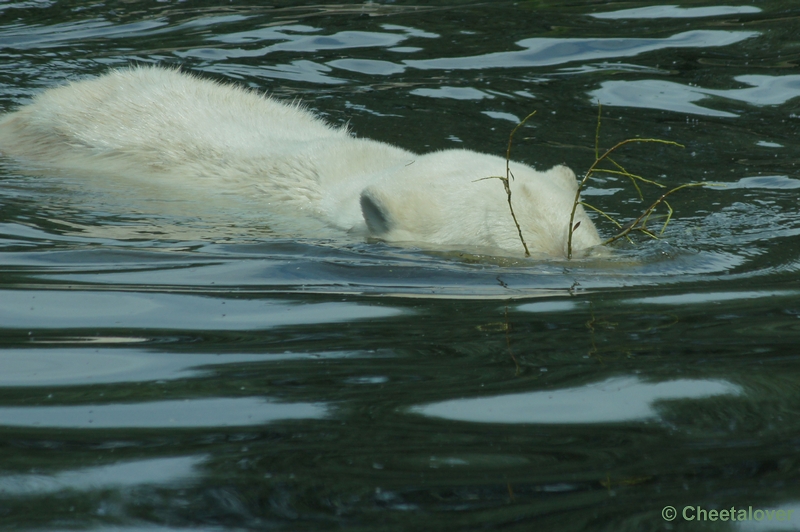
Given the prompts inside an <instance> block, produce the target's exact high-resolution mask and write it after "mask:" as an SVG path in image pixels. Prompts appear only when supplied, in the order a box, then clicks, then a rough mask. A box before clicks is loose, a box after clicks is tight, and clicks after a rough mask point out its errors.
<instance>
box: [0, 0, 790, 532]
mask: <svg viewBox="0 0 800 532" xmlns="http://www.w3.org/2000/svg"><path fill="white" fill-rule="evenodd" d="M710 4H711V3H706V4H703V3H698V2H685V3H683V4H680V5H679V4H668V5H666V4H665V5H661V4H653V3H647V2H638V1H630V2H623V3H614V4H602V3H597V2H588V1H576V2H570V3H563V2H539V1H531V2H516V3H512V2H492V3H491V4H474V5H471V4H464V3H452V2H442V1H438V2H428V3H426V4H424V5H414V4H411V3H408V2H385V3H379V2H369V3H350V4H335V5H334V4H331V5H316V4H307V5H305V4H302V3H297V2H280V1H279V2H273V4H272V5H271V6H263V7H260V6H255V5H246V4H240V3H237V2H229V3H225V4H224V5H222V4H219V3H217V2H206V1H197V2H153V3H141V2H139V3H112V4H108V3H105V4H103V3H86V2H79V1H68V2H14V1H11V2H7V3H4V4H0V48H1V49H2V50H1V52H2V57H3V60H2V61H1V62H0V110H2V111H7V110H11V109H14V108H16V107H17V106H19V105H21V104H24V103H26V102H28V101H30V99H31V98H32V96H33V95H35V94H37V93H39V92H40V91H42V90H44V89H45V88H47V87H50V86H53V85H57V84H59V83H64V82H66V81H69V80H77V79H84V78H89V77H92V76H96V75H99V74H102V73H103V72H106V71H107V70H108V69H109V68H118V67H125V66H127V65H130V64H156V63H157V64H162V65H172V66H178V65H180V66H181V68H184V69H186V70H189V71H192V72H195V73H197V74H199V75H203V76H207V77H210V78H213V79H217V80H220V81H228V82H231V81H233V82H236V83H240V84H243V85H246V86H250V87H253V88H257V89H259V90H264V91H268V92H269V93H271V94H273V95H275V96H276V97H279V98H283V99H287V100H294V99H300V100H302V101H303V102H304V103H305V104H306V105H307V106H308V107H309V108H310V109H312V110H313V111H314V112H316V113H318V114H320V115H321V116H324V117H325V118H326V119H327V120H329V121H330V122H331V123H334V124H345V123H349V124H350V127H351V128H352V130H353V131H354V133H355V134H357V135H358V136H360V137H368V138H373V139H376V140H381V141H384V142H390V143H393V144H397V145H399V146H401V147H403V148H406V149H409V150H412V151H416V152H426V151H431V150H438V149H447V148H467V149H472V150H477V151H482V152H487V153H493V154H498V155H502V154H504V153H505V148H506V144H507V142H508V135H509V133H510V130H511V129H512V128H513V127H514V125H515V124H516V123H517V122H518V121H519V120H520V119H522V118H523V117H525V116H527V115H528V114H529V113H530V112H532V111H533V110H536V111H537V115H536V116H535V117H534V118H533V119H532V120H531V121H529V122H528V124H527V125H526V127H525V128H524V129H522V130H521V131H520V132H519V133H518V135H517V138H516V142H515V145H514V148H513V152H512V156H513V158H515V159H518V160H521V161H523V162H526V163H528V164H531V165H533V166H535V167H537V168H540V169H545V168H548V167H550V166H552V165H554V164H560V163H567V164H568V165H569V166H571V167H572V168H573V169H574V170H575V171H576V173H579V174H580V173H582V172H585V171H586V169H587V168H588V167H589V166H590V165H591V163H592V161H593V160H594V157H595V153H594V144H595V133H596V125H597V122H596V120H597V111H598V103H600V104H602V121H601V129H600V147H601V148H608V147H610V146H612V145H613V144H615V143H616V142H619V141H620V140H622V139H625V138H632V137H641V138H661V139H667V140H672V141H675V142H679V143H681V144H683V145H684V146H685V147H684V148H677V147H674V146H667V145H655V144H649V145H639V146H636V147H631V148H630V149H628V150H626V151H625V152H624V153H621V154H620V155H619V156H618V157H617V159H616V160H617V162H619V163H620V164H621V165H623V166H625V167H626V168H628V169H629V170H631V171H634V172H635V173H637V174H640V175H642V176H646V177H648V178H650V179H656V180H658V181H660V182H662V183H663V184H665V185H666V186H668V187H674V186H677V185H680V184H683V183H688V182H699V181H703V182H707V183H709V184H713V186H706V187H699V188H692V189H686V190H684V191H681V192H680V193H676V194H675V195H674V196H673V197H671V201H670V204H671V206H672V207H673V209H674V213H673V215H672V219H671V221H670V223H669V224H668V225H667V227H666V230H665V231H664V233H663V235H661V238H660V239H658V240H650V239H647V238H643V237H636V238H634V242H632V243H629V242H624V241H623V242H620V243H618V244H615V245H614V246H613V248H612V251H611V253H610V255H609V256H608V257H600V258H595V259H591V260H589V259H586V260H573V261H554V260H549V261H548V260H541V259H522V258H519V259H514V258H498V257H488V256H484V255H481V254H476V253H474V252H472V251H470V250H441V251H430V250H427V251H425V250H419V249H413V248H402V247H393V246H390V245H387V244H383V243H380V242H364V241H361V240H359V239H355V238H352V237H347V236H344V237H343V236H341V235H336V234H334V233H330V232H326V231H324V230H323V228H320V229H319V232H318V233H317V234H318V235H319V236H318V237H317V238H294V237H292V236H291V235H289V234H287V232H286V231H285V229H286V228H284V227H279V226H275V225H274V224H273V222H274V220H268V219H267V218H265V217H264V216H263V212H262V210H261V208H260V205H259V202H258V198H235V197H233V198H231V197H223V196H219V197H217V198H216V200H215V202H213V203H209V202H208V201H203V200H202V197H201V195H200V194H199V193H198V195H197V196H193V195H192V194H188V193H187V194H184V195H183V197H182V199H181V200H180V201H178V200H176V198H172V197H170V196H169V195H167V194H164V193H163V191H161V192H159V191H160V189H158V188H157V185H154V186H155V187H156V188H154V189H152V190H148V191H146V192H147V193H137V191H135V190H132V189H131V187H130V186H129V184H128V185H126V184H124V183H123V184H120V183H116V182H115V181H114V180H113V179H110V178H109V179H97V178H89V177H85V179H84V178H83V176H67V175H63V176H52V175H51V176H48V177H41V176H39V177H37V176H35V175H34V174H33V173H32V172H31V171H30V170H29V169H26V168H25V167H24V166H22V165H20V164H19V163H18V162H15V161H12V160H8V159H0V268H2V273H1V274H0V448H1V449H2V452H0V525H2V527H3V528H4V529H5V528H7V529H16V530H108V531H110V530H122V531H134V530H136V531H138V530H147V531H151V530H158V531H161V530H164V531H166V530H169V531H183V530H214V531H216V530H237V531H238V530H264V529H267V530H272V529H275V530H342V529H344V530H412V529H423V530H485V529H489V530H495V529H503V530H609V531H612V530H613V531H618V530H663V529H670V530H700V529H714V530H797V529H800V514H797V515H795V516H793V518H792V519H790V520H789V521H782V522H780V523H778V522H767V521H766V520H765V518H764V519H762V520H761V521H757V520H756V519H755V518H753V519H752V520H750V521H737V522H732V521H715V522H711V521H707V522H697V521H687V520H686V519H684V517H683V515H682V513H681V512H682V510H683V509H684V508H686V507H693V508H696V507H697V506H700V507H702V508H704V509H706V510H721V509H730V508H732V507H736V508H748V507H753V509H763V510H769V511H772V510H778V509H782V510H784V511H785V512H788V511H789V510H791V509H797V508H798V507H800V489H799V488H798V486H797V482H796V478H797V472H798V463H797V459H796V458H795V456H796V454H797V446H798V439H797V434H798V433H800V422H799V421H798V420H799V419H800V417H798V411H799V409H800V386H798V384H797V383H798V382H800V380H799V379H800V360H798V352H797V345H799V344H800V342H798V341H799V340H800V322H798V317H800V297H798V293H800V283H798V280H799V277H798V268H799V267H800V245H799V244H798V235H799V234H800V216H798V209H797V190H798V188H800V175H799V174H798V167H797V164H798V162H800V159H798V156H797V154H798V148H799V147H800V145H799V143H798V130H799V129H800V75H799V74H798V70H797V69H798V61H800V55H799V54H798V39H797V23H796V22H797V19H798V16H800V10H799V9H798V7H797V6H795V4H794V3H792V2H787V1H781V0H766V1H762V2H758V3H749V4H747V5H744V4H741V5H737V4H727V5H710ZM646 192H647V194H649V196H648V197H650V198H651V200H650V201H652V198H654V196H653V195H654V194H655V195H656V196H657V194H658V192H656V191H654V190H649V191H648V190H646ZM584 198H585V200H586V201H588V202H590V203H591V204H593V205H595V206H596V207H598V208H600V209H603V210H605V211H606V212H608V213H609V214H611V215H613V216H616V217H619V218H620V219H621V220H622V221H630V220H632V219H634V218H635V217H636V216H638V214H639V213H640V212H641V211H642V210H643V209H644V208H645V207H646V206H647V202H646V201H642V200H641V199H639V198H638V196H637V194H636V192H635V190H634V189H633V188H632V187H631V186H630V184H629V183H628V181H627V180H626V179H625V178H623V177H621V176H618V175H604V176H599V177H598V178H597V179H594V180H593V181H591V182H590V186H589V188H588V190H587V191H586V193H585V194H584ZM665 212H666V211H664V210H663V209H662V210H661V211H659V213H660V214H662V215H663V214H665ZM594 219H595V222H596V224H597V225H598V228H599V230H600V232H601V233H603V234H604V235H606V236H611V235H612V234H614V231H615V229H614V227H613V226H611V224H609V223H608V222H607V221H606V220H604V219H603V218H602V217H600V216H596V217H595V218H594ZM663 220H664V218H663V217H662V218H660V221H661V222H663ZM654 227H655V226H654ZM659 229H660V226H659ZM667 506H671V507H675V508H676V509H677V512H678V516H677V518H676V519H675V520H674V521H665V519H664V517H663V515H662V510H663V509H664V508H665V507H667ZM795 513H797V512H795ZM690 515H695V514H694V513H692V514H690ZM762 515H763V514H762ZM773 515H775V514H773Z"/></svg>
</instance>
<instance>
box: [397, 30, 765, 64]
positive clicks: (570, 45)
mask: <svg viewBox="0 0 800 532" xmlns="http://www.w3.org/2000/svg"><path fill="white" fill-rule="evenodd" d="M757 35H758V34H757V33H755V32H748V31H715V30H696V31H687V32H683V33H678V34H676V35H673V36H671V37H667V38H665V39H635V38H617V39H596V38H595V39H591V38H584V39H578V38H572V39H547V38H536V39H524V40H521V41H518V42H517V43H516V44H517V46H520V47H522V48H525V50H519V51H514V52H498V53H491V54H485V55H479V56H472V57H453V58H446V59H428V60H412V59H408V60H405V61H404V63H405V64H406V65H408V66H411V67H414V68H419V69H424V70H430V69H446V70H449V69H459V70H460V69H465V70H474V69H485V68H522V67H528V68H531V67H543V66H553V65H561V64H564V63H570V62H578V61H579V62H588V61H597V60H600V59H611V58H621V57H634V56H637V55H639V54H643V53H647V52H653V51H656V50H664V49H669V48H707V47H716V46H729V45H731V44H734V43H737V42H740V41H743V40H745V39H750V38H753V37H755V36H757Z"/></svg>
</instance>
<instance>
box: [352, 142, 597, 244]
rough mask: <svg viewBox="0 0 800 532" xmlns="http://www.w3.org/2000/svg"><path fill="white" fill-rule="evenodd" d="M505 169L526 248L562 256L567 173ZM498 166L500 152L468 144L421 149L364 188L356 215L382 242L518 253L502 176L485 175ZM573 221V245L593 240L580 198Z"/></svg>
mask: <svg viewBox="0 0 800 532" xmlns="http://www.w3.org/2000/svg"><path fill="white" fill-rule="evenodd" d="M510 170H511V174H512V176H513V178H512V180H511V181H510V187H511V192H512V200H511V201H512V205H513V206H514V213H515V214H516V217H517V220H518V222H519V224H520V228H521V230H522V234H523V236H524V238H525V241H526V243H527V245H528V248H529V249H530V252H531V253H532V254H534V255H549V256H555V257H566V255H567V237H568V234H569V233H568V232H569V217H570V213H571V211H572V206H573V202H574V200H575V193H576V192H577V187H578V183H577V180H576V178H575V174H574V173H573V172H572V170H570V169H569V168H567V167H566V166H555V167H553V168H551V169H550V170H548V171H546V172H539V171H536V170H534V169H533V168H531V167H529V166H526V165H523V164H519V163H513V162H512V163H511V164H510ZM505 174H506V161H505V159H503V158H500V157H495V156H491V155H484V154H480V153H476V152H473V151H469V150H447V151H441V152H435V153H430V154H427V155H422V156H419V157H418V158H416V159H415V160H414V161H413V162H411V163H410V164H406V165H403V166H402V167H399V168H394V169H392V170H391V171H389V172H386V173H385V175H382V176H380V178H379V179H376V181H374V182H373V184H371V185H370V186H368V187H367V188H366V189H364V190H363V192H362V193H361V198H360V201H361V211H362V215H363V216H364V220H365V222H366V225H367V228H368V230H369V233H370V234H371V235H372V236H373V237H376V238H380V239H382V240H386V241H389V242H414V243H418V244H419V243H422V244H428V245H433V246H437V247H441V248H448V247H450V248H461V249H465V247H471V248H476V251H481V252H490V253H492V252H493V253H496V252H497V251H502V253H503V254H508V255H522V254H523V253H524V250H523V247H522V244H521V242H520V239H519V234H518V232H517V228H516V226H515V225H514V221H513V219H512V217H511V213H510V210H509V207H508V199H507V195H506V192H505V189H504V187H503V184H502V182H501V180H499V179H491V178H492V177H499V176H503V177H504V176H505ZM485 178H490V179H485ZM574 224H575V225H574V226H573V227H576V229H575V231H574V233H573V242H572V246H573V252H575V253H578V254H580V252H581V251H582V250H586V249H588V248H591V247H593V246H597V245H599V244H600V243H601V240H600V237H599V235H598V234H597V230H596V229H595V226H594V224H593V223H592V221H591V220H590V219H589V217H588V216H587V215H586V213H585V212H584V210H583V208H582V207H581V206H580V205H579V206H578V209H577V211H576V213H575V220H574Z"/></svg>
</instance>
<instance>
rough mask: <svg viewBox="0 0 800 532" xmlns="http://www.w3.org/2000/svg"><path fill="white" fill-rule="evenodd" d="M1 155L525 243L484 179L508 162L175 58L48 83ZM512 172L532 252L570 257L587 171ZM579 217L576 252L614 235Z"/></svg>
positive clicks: (447, 236)
mask: <svg viewBox="0 0 800 532" xmlns="http://www.w3.org/2000/svg"><path fill="white" fill-rule="evenodd" d="M0 153H2V154H3V155H6V156H12V157H15V158H17V159H19V160H21V161H23V162H27V163H29V164H31V165H34V166H36V167H38V168H40V169H45V170H48V171H53V170H54V171H60V172H64V171H66V172H68V173H71V174H75V175H82V174H93V175H101V176H103V175H105V176H114V177H115V178H117V179H119V178H122V179H125V180H129V181H131V183H134V184H135V183H137V181H136V180H137V179H142V178H150V179H153V178H154V179H157V180H159V181H162V180H163V181H168V182H171V183H174V184H176V185H178V187H179V188H185V187H189V188H192V189H194V188H196V187H197V188H199V187H203V186H210V187H212V188H214V189H223V190H225V189H227V190H230V191H231V193H237V194H248V195H258V196H259V198H263V209H268V210H271V211H274V212H280V213H282V214H285V215H290V216H293V217H313V218H316V219H318V220H321V221H323V222H324V223H326V224H328V225H330V226H332V227H335V228H338V229H339V230H342V231H346V232H349V233H351V234H361V235H363V236H364V237H365V238H376V239H380V240H384V241H386V242H391V243H397V244H402V245H414V246H419V247H422V248H425V249H439V248H446V249H454V248H455V249H462V250H464V251H471V252H480V253H494V254H501V255H511V256H521V255H522V254H523V253H524V251H523V247H522V244H521V242H520V238H519V234H518V232H517V228H516V226H515V224H514V221H513V219H512V217H511V212H510V210H509V207H508V203H507V196H506V192H505V190H504V188H503V185H502V183H501V182H500V181H499V180H497V179H483V178H486V177H491V176H505V174H506V161H505V159H503V158H501V157H496V156H491V155H485V154H481V153H477V152H474V151H470V150H444V151H438V152H433V153H428V154H425V155H417V154H414V153H411V152H409V151H406V150H403V149H401V148H398V147H395V146H391V145H389V144H385V143H382V142H377V141H373V140H368V139H358V138H354V137H353V136H352V135H351V134H350V133H349V132H348V131H347V129H346V128H337V127H332V126H330V125H328V124H326V123H325V122H323V121H322V120H321V119H319V118H317V117H315V116H314V115H312V114H311V113H309V112H308V111H305V110H304V109H302V108H301V107H300V106H298V105H296V104H295V105H287V104H284V103H281V102H278V101H276V100H274V99H272V98H269V97H267V96H264V95H262V94H259V93H256V92H254V91H252V90H249V89H245V88H242V87H238V86H234V85H227V84H220V83H217V82H214V81H210V80H205V79H201V78H198V77H196V76H193V75H191V74H186V73H183V72H180V71H178V70H174V69H166V68H160V67H135V68H130V69H124V70H117V71H112V72H110V73H108V74H106V75H104V76H101V77H99V78H96V79H93V80H88V81H80V82H74V83H70V84H67V85H65V86H62V87H57V88H54V89H50V90H48V91H45V92H44V93H42V94H40V95H39V96H37V97H36V98H35V99H34V100H33V102H32V103H31V104H29V105H26V106H24V107H22V108H20V109H19V110H17V111H16V112H13V113H9V114H7V115H5V116H3V117H2V118H0ZM510 169H511V173H512V174H513V176H514V179H512V180H511V181H510V186H511V191H512V202H513V206H514V211H515V214H516V216H517V220H518V221H519V224H520V227H521V231H522V234H523V236H524V238H525V240H526V242H527V245H528V247H529V249H530V251H531V253H532V254H534V255H540V256H548V255H549V256H553V257H565V256H566V254H567V236H568V231H569V227H568V226H569V216H570V212H571V210H572V204H573V201H574V198H575V192H576V190H577V181H576V178H575V174H573V172H572V171H571V170H570V169H569V168H567V167H565V166H556V167H553V168H551V169H550V170H548V171H546V172H539V171H536V170H534V169H533V168H530V167H529V166H526V165H523V164H520V163H515V162H511V163H510ZM134 186H135V185H134ZM578 222H580V225H579V226H577V229H576V230H575V232H574V234H573V250H574V251H575V252H578V253H580V252H581V251H585V250H588V249H589V248H591V247H593V246H597V245H598V244H600V243H601V240H600V237H599V236H598V234H597V230H596V229H595V227H594V224H593V223H592V221H591V220H590V219H589V218H588V217H587V216H586V213H585V212H584V210H583V208H582V207H581V206H578V209H577V212H576V214H575V224H576V225H577V223H578ZM310 236H311V235H310Z"/></svg>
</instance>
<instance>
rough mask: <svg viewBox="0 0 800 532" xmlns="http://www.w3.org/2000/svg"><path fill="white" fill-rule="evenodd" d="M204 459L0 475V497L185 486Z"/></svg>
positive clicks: (156, 459)
mask: <svg viewBox="0 0 800 532" xmlns="http://www.w3.org/2000/svg"><path fill="white" fill-rule="evenodd" d="M207 458H208V457H206V456H185V457H174V458H152V459H148V460H137V461H133V462H121V463H116V464H112V465H104V466H98V467H86V468H81V469H76V470H72V471H62V472H60V473H55V474H49V475H47V474H42V473H39V474H27V475H0V495H6V496H8V495H12V496H21V495H44V494H47V493H57V492H59V491H64V490H75V491H91V490H103V489H121V488H131V487H135V486H141V485H145V484H150V485H152V484H178V483H187V482H188V481H191V480H193V479H194V478H196V477H197V476H199V475H198V473H199V472H198V471H197V469H198V467H199V466H200V465H202V464H203V462H205V461H206V459H207Z"/></svg>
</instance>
